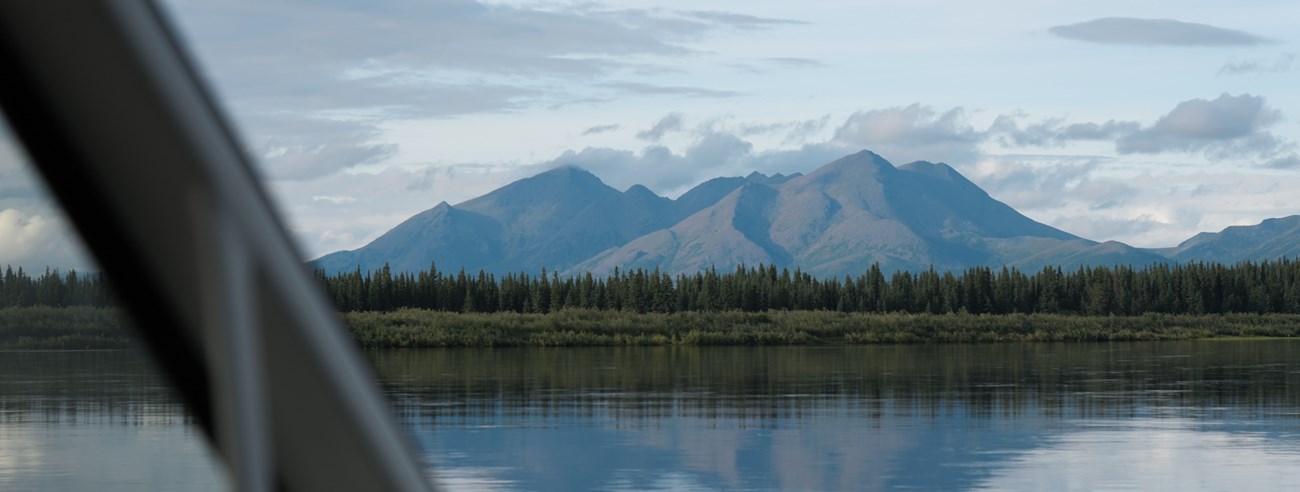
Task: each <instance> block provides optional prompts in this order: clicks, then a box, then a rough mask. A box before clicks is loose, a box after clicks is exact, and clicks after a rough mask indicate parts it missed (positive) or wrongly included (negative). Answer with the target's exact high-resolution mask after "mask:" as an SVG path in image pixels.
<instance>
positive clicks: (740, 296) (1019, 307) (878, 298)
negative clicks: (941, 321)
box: [0, 259, 1300, 315]
mask: <svg viewBox="0 0 1300 492" xmlns="http://www.w3.org/2000/svg"><path fill="white" fill-rule="evenodd" d="M314 275H315V277H316V280H317V281H318V282H319V283H320V284H321V285H322V286H323V287H324V289H325V292H326V295H328V296H329V298H330V299H331V300H332V301H333V302H334V303H335V305H336V306H338V308H339V310H341V311H392V310H396V309H400V308H406V307H410V308H420V309H428V310H433V311H444V312H482V313H494V312H514V313H549V312H553V311H559V310H562V309H565V308H584V309H596V310H618V311H631V312H639V313H646V312H655V313H676V312H700V311H705V312H707V311H746V312H759V311H770V310H777V311H780V310H786V311H841V312H866V313H882V312H895V313H918V314H920V313H931V314H943V313H972V314H986V313H987V314H1007V313H1045V314H1079V315H1139V314H1145V313H1174V314H1222V313H1300V261H1296V260H1291V259H1282V260H1277V261H1263V262H1242V263H1237V264H1235V265H1222V264H1217V263H1188V264H1179V265H1164V264H1155V265H1151V266H1147V267H1141V268H1136V267H1131V266H1112V267H1080V268H1077V269H1074V270H1064V269H1062V268H1059V267H1046V268H1043V269H1042V270H1039V271H1037V272H1032V273H1025V272H1021V271H1019V270H1017V269H1015V268H1006V267H1003V268H996V269H995V268H989V267H972V268H970V269H967V270H965V271H961V272H955V273H954V272H940V271H936V270H934V269H930V270H927V271H922V272H915V273H913V272H906V271H900V272H894V273H892V274H889V275H886V274H885V272H883V271H882V270H881V269H880V267H879V266H878V265H873V266H872V267H871V268H869V269H868V270H867V271H865V272H863V273H862V274H860V275H858V276H856V277H854V276H845V277H843V278H838V277H833V278H817V277H815V276H813V275H811V274H809V273H807V272H803V271H801V270H799V269H794V270H791V269H788V268H778V267H776V266H773V265H757V266H743V265H742V266H739V267H737V268H736V269H735V270H732V271H725V272H719V271H718V270H716V269H713V268H710V269H708V270H703V271H699V272H696V273H693V274H679V275H676V276H673V275H669V274H667V273H664V272H661V271H659V270H658V269H655V270H645V269H635V270H618V269H616V270H615V271H614V272H613V273H612V274H610V275H608V276H603V277H597V276H595V275H592V274H590V273H588V274H583V275H576V276H569V277H561V276H560V275H558V274H557V273H554V272H551V273H547V272H546V270H542V272H541V274H538V275H531V274H528V273H523V272H521V273H510V274H505V275H501V276H497V275H494V274H490V273H486V272H482V271H480V272H478V273H476V274H471V273H467V272H465V271H464V270H460V271H456V272H443V271H441V270H439V269H438V268H437V265H436V264H431V265H430V267H429V269H428V270H425V271H420V272H413V273H412V272H393V271H392V270H391V269H390V268H388V266H384V267H383V268H381V269H379V270H376V271H373V272H362V271H361V270H360V269H356V270H353V271H351V272H344V273H339V274H334V275H329V274H326V273H325V272H323V271H319V270H317V271H315V272H314ZM111 303H112V296H111V293H110V291H109V289H108V287H107V285H106V283H105V282H104V279H103V278H102V276H100V275H98V274H94V275H84V274H78V273H77V272H75V271H69V272H67V273H66V274H61V273H60V272H59V271H57V270H48V269H47V270H46V271H45V272H44V273H43V274H41V275H36V276H32V275H29V274H26V273H24V272H23V270H22V269H21V268H20V269H18V270H17V271H14V270H13V269H12V268H6V269H5V273H4V275H3V276H0V307H8V306H56V307H57V306H106V305H109V304H111Z"/></svg>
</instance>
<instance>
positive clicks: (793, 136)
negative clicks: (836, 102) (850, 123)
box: [739, 115, 831, 144]
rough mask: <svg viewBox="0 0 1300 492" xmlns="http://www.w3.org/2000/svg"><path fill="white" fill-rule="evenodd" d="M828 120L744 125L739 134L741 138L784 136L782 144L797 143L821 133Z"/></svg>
mask: <svg viewBox="0 0 1300 492" xmlns="http://www.w3.org/2000/svg"><path fill="white" fill-rule="evenodd" d="M830 119H831V117H830V115H825V116H822V117H821V118H812V119H808V120H799V121H783V122H779V123H746V124H741V125H740V127H739V134H740V135H741V136H753V135H771V134H784V138H783V140H782V143H785V144H790V143H798V142H803V141H806V140H808V139H809V138H811V137H812V136H813V135H816V134H817V133H819V132H821V131H822V129H823V128H826V124H827V123H828V122H830Z"/></svg>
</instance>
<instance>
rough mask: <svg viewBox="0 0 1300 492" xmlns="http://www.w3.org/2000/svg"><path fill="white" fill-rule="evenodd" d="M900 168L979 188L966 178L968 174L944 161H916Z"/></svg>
mask: <svg viewBox="0 0 1300 492" xmlns="http://www.w3.org/2000/svg"><path fill="white" fill-rule="evenodd" d="M898 170H900V171H907V172H912V173H916V174H920V175H922V176H928V177H931V178H934V179H938V180H941V181H947V182H949V183H956V184H961V185H965V186H971V187H976V188H978V186H975V184H974V183H971V182H970V180H968V179H966V176H963V175H962V174H961V173H959V172H957V170H956V169H953V168H952V166H949V165H947V164H944V163H942V162H940V163H933V162H929V161H916V162H912V163H909V164H907V165H904V166H902V167H899V168H898Z"/></svg>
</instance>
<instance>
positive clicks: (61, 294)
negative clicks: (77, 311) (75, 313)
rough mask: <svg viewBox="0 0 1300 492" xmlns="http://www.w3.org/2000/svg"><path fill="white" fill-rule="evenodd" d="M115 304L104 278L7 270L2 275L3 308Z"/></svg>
mask: <svg viewBox="0 0 1300 492" xmlns="http://www.w3.org/2000/svg"><path fill="white" fill-rule="evenodd" d="M111 304H113V296H112V293H111V292H110V290H109V287H108V285H107V284H106V283H105V282H103V279H102V278H101V276H100V274H90V275H86V274H79V273H77V271H76V270H69V271H68V272H67V273H60V272H59V271H58V270H51V269H49V268H46V269H45V272H44V273H42V274H40V275H35V276H33V275H31V274H28V273H27V272H24V271H23V269H22V267H19V268H18V270H16V271H15V270H14V268H13V267H12V266H6V267H5V271H4V275H0V307H25V306H51V307H67V306H93V307H105V306H109V305H111Z"/></svg>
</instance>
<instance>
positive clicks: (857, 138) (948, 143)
mask: <svg viewBox="0 0 1300 492" xmlns="http://www.w3.org/2000/svg"><path fill="white" fill-rule="evenodd" d="M984 138H985V135H984V133H983V132H980V131H978V130H976V129H975V128H973V127H972V126H971V125H970V123H968V122H967V120H966V114H965V110H964V109H963V108H960V107H957V108H952V109H949V110H947V111H944V112H942V113H940V112H938V111H936V110H935V109H934V108H932V107H930V106H924V105H921V104H919V103H914V104H911V105H909V106H897V107H890V108H883V109H872V110H867V111H859V112H857V113H854V114H853V115H852V116H849V118H848V119H847V120H846V121H845V122H844V124H843V125H841V126H840V127H839V128H838V129H836V130H835V138H834V143H836V144H839V145H841V146H844V147H848V148H867V149H871V150H872V151H874V152H876V153H877V154H880V155H882V156H884V157H885V158H886V159H889V160H890V161H891V162H895V163H898V164H906V163H908V162H912V161H918V160H926V161H933V162H947V163H949V164H955V163H969V162H973V161H975V160H976V158H977V156H978V155H979V145H980V143H981V142H982V141H983V140H984Z"/></svg>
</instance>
